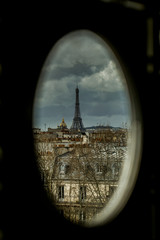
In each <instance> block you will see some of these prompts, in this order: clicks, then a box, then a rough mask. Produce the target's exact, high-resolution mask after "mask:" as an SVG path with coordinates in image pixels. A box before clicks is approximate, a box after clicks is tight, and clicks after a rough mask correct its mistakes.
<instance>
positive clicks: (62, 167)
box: [59, 163, 65, 174]
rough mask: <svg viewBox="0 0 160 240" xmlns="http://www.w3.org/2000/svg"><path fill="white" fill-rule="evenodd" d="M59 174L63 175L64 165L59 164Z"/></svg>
mask: <svg viewBox="0 0 160 240" xmlns="http://www.w3.org/2000/svg"><path fill="white" fill-rule="evenodd" d="M59 172H60V174H65V164H63V163H62V164H60V165H59Z"/></svg>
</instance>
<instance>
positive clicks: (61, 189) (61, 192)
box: [58, 186, 64, 200]
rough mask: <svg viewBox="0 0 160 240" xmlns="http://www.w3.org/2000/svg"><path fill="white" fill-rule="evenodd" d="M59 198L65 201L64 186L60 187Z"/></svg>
mask: <svg viewBox="0 0 160 240" xmlns="http://www.w3.org/2000/svg"><path fill="white" fill-rule="evenodd" d="M58 198H59V200H62V199H64V186H58Z"/></svg>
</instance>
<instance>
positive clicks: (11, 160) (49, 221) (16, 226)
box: [0, 1, 159, 239]
mask: <svg viewBox="0 0 160 240" xmlns="http://www.w3.org/2000/svg"><path fill="white" fill-rule="evenodd" d="M41 2H42V1H41ZM64 2H65V3H63V1H58V3H56V1H55V2H54V3H52V4H51V5H47V3H45V2H44V3H38V4H37V6H36V5H34V6H33V5H32V4H31V5H29V4H28V5H27V4H25V3H23V4H22V3H21V5H17V6H16V5H15V3H12V5H7V6H4V9H3V11H2V12H1V22H0V24H1V36H2V37H1V43H0V44H1V46H0V48H1V59H0V60H1V64H2V71H3V72H2V75H1V80H2V81H1V88H0V92H1V96H0V97H1V110H2V115H1V116H2V117H1V120H2V123H1V126H0V127H1V132H2V134H1V143H0V144H1V148H2V150H3V156H2V157H1V162H0V164H1V170H0V171H1V179H2V180H1V182H2V185H3V190H2V191H1V192H2V193H3V195H2V198H1V200H2V204H1V208H2V210H1V211H2V215H1V216H2V217H1V221H2V227H1V229H2V231H1V233H2V234H1V235H2V236H3V237H4V239H13V237H14V238H15V239H30V238H33V239H56V238H60V239H62V238H64V237H66V238H67V239H75V238H79V239H80V238H81V239H82V238H84V239H87V238H89V239H95V238H97V237H101V238H106V239H117V238H118V239H132V238H133V239H142V238H143V239H158V234H159V229H158V216H159V215H158V214H159V206H158V197H157V195H158V182H159V178H158V149H159V145H158V144H159V143H158V141H159V140H158V136H159V114H158V109H159V108H158V107H159V90H158V77H159V76H158V71H159V69H158V64H159V54H158V53H159V46H158V22H159V18H158V6H153V5H152V4H150V5H145V8H146V10H140V11H139V10H135V9H133V8H127V7H125V6H123V5H122V4H116V3H114V4H109V3H104V2H101V1H84V2H83V1H74V3H72V4H71V3H70V2H69V3H68V1H64ZM148 16H151V17H153V18H154V48H155V55H154V56H153V57H151V58H148V57H146V46H147V28H146V19H147V18H148ZM78 29H89V30H91V31H94V32H96V33H98V34H100V35H101V36H103V37H104V38H107V39H108V41H109V42H110V43H111V44H112V45H113V47H114V48H115V50H116V51H117V52H118V54H119V56H120V57H121V59H122V60H123V64H124V65H125V66H126V69H127V70H128V72H129V74H130V76H131V77H132V79H133V82H134V85H135V88H136V91H137V95H138V98H139V102H140V107H141V111H142V116H143V131H144V135H143V151H142V163H141V168H140V172H139V176H138V180H137V183H136V186H135V188H134V191H133V193H132V195H131V197H130V199H129V201H128V203H127V205H126V206H125V208H124V209H123V211H122V212H121V213H120V214H119V216H118V217H117V218H116V219H115V220H113V221H112V222H111V223H109V224H107V225H104V226H102V227H98V228H92V229H85V228H81V227H78V226H74V225H72V224H70V223H68V222H66V221H65V220H64V219H63V218H61V216H59V215H58V213H57V212H56V210H55V209H54V208H53V207H52V205H51V204H50V202H49V200H48V198H47V196H46V194H45V192H44V191H43V188H42V186H41V182H40V176H39V172H38V169H37V166H36V161H35V157H34V150H33V139H32V104H33V98H34V91H35V88H36V83H37V80H38V77H39V74H40V70H41V68H42V65H43V63H44V60H45V58H46V56H47V54H48V53H49V51H50V49H51V48H52V46H53V45H54V43H55V42H56V41H58V39H59V38H60V37H62V36H64V35H65V34H67V33H69V32H70V31H74V30H78ZM64 57H65V56H64ZM148 61H150V62H152V63H153V64H154V66H155V68H154V69H155V71H154V72H152V73H148V72H147V71H146V63H147V62H148Z"/></svg>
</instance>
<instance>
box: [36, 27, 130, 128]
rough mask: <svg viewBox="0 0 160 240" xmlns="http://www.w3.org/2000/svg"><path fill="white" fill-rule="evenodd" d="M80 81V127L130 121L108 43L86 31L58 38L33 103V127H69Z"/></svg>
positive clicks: (123, 88) (125, 95)
mask: <svg viewBox="0 0 160 240" xmlns="http://www.w3.org/2000/svg"><path fill="white" fill-rule="evenodd" d="M77 85H78V88H79V91H80V93H79V98H80V109H81V117H82V120H83V123H84V127H90V126H97V125H111V126H113V127H121V126H122V123H124V122H125V123H127V124H128V125H130V121H131V114H130V112H131V111H130V99H129V96H128V89H127V86H126V80H125V77H124V74H123V72H122V69H121V67H120V64H119V63H118V61H117V59H116V57H115V55H114V54H113V52H112V50H111V48H110V47H109V46H108V45H106V43H105V42H104V41H103V40H102V39H101V38H99V37H98V36H97V35H95V34H93V33H91V32H89V31H77V32H73V33H71V34H68V35H66V36H65V37H63V38H62V39H60V40H59V41H58V42H57V44H56V45H55V46H54V47H53V48H52V49H51V51H50V53H49V55H48V57H47V59H46V61H45V64H44V65H43V68H42V70H41V74H40V78H39V82H38V85H37V90H36V94H35V101H34V107H33V127H38V128H41V129H45V128H48V127H51V128H56V127H57V125H59V124H60V122H61V121H62V118H63V117H64V120H65V122H66V124H67V127H68V128H70V126H71V124H72V120H73V117H74V110H75V88H76V86H77Z"/></svg>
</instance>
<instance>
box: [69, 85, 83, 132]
mask: <svg viewBox="0 0 160 240" xmlns="http://www.w3.org/2000/svg"><path fill="white" fill-rule="evenodd" d="M70 129H71V130H72V131H81V132H84V131H85V128H84V125H83V122H82V118H81V114H80V103H79V89H78V86H77V88H76V101H75V112H74V118H73V122H72V126H71V128H70Z"/></svg>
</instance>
